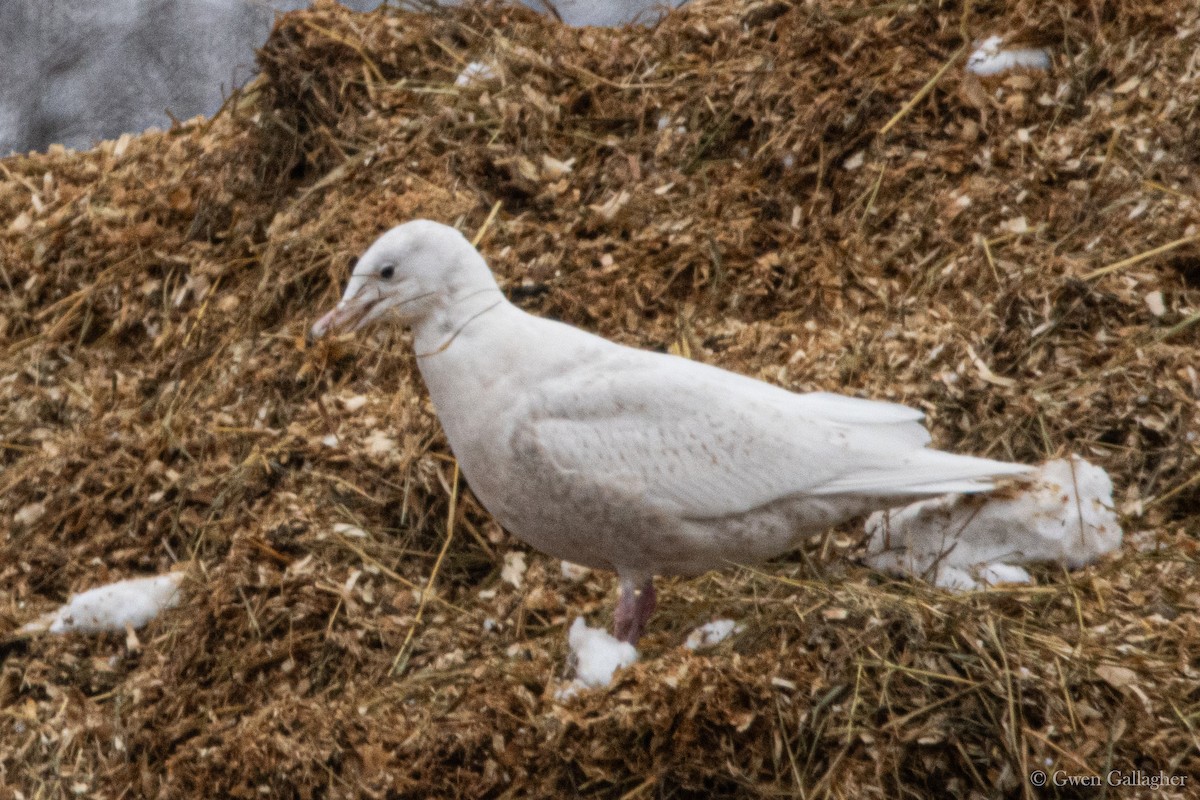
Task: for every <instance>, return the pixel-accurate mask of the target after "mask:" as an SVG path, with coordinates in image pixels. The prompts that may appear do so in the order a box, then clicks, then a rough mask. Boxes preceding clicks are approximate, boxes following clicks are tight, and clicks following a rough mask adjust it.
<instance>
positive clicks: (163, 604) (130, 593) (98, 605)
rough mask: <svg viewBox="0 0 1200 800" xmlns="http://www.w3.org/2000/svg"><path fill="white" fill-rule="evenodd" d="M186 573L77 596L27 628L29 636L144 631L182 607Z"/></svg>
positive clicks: (100, 588)
mask: <svg viewBox="0 0 1200 800" xmlns="http://www.w3.org/2000/svg"><path fill="white" fill-rule="evenodd" d="M182 581H183V573H182V572H171V573H168V574H166V575H153V576H151V577H149V578H131V579H129V580H124V581H117V582H116V583H109V584H106V585H104V586H97V587H96V588H94V589H88V590H87V591H86V592H81V593H79V594H77V595H73V596H72V597H71V599H70V600H69V601H68V602H67V603H66V605H64V606H63V607H62V608H60V609H58V611H55V612H54V613H53V614H50V615H49V616H47V617H45V618H43V619H41V620H38V621H37V622H33V623H30V624H29V625H26V626H25V628H23V630H25V631H27V632H32V631H41V630H49V631H50V633H104V632H106V631H118V632H119V631H124V630H125V626H126V625H128V626H130V627H131V628H140V627H142V626H143V625H145V624H146V623H148V622H150V620H152V619H154V618H155V617H157V616H158V615H159V613H161V612H162V611H164V610H166V609H168V608H174V607H175V606H176V605H178V604H179V585H180V583H181V582H182Z"/></svg>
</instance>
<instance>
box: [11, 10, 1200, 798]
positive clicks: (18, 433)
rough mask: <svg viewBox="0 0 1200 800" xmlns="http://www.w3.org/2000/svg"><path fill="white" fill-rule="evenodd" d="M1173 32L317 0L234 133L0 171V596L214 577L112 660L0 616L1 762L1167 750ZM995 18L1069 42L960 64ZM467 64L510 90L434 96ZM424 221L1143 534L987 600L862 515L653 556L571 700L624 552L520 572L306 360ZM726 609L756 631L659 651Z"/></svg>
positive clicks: (660, 791) (677, 786)
mask: <svg viewBox="0 0 1200 800" xmlns="http://www.w3.org/2000/svg"><path fill="white" fill-rule="evenodd" d="M947 8H948V7H947ZM1197 31H1200V11H1198V10H1197V8H1196V6H1195V4H1184V3H1161V4H1154V3H1144V2H1132V0H1130V1H1129V2H1113V3H1106V4H1104V5H1103V7H1102V8H1101V7H1099V6H1097V7H1095V8H1093V7H1091V6H1089V7H1087V8H1085V9H1083V10H1082V11H1080V12H1079V13H1077V9H1076V7H1075V5H1073V4H1064V3H1056V2H1036V3H1035V2H1017V3H1013V4H1007V5H1004V4H987V5H984V4H976V5H975V6H974V7H969V13H962V12H960V11H943V10H941V7H940V6H938V5H937V4H917V3H889V4H870V3H857V2H850V0H817V1H816V2H806V3H788V2H775V1H774V0H770V1H766V2H751V3H746V2H740V1H739V2H733V0H716V1H714V2H699V3H696V4H694V5H693V6H692V7H691V8H690V10H687V11H684V12H680V13H677V14H673V15H671V16H670V17H668V18H667V19H666V20H665V21H663V22H661V23H660V24H658V25H657V26H654V27H651V28H630V29H626V30H564V29H561V28H559V27H557V26H556V25H555V24H554V23H553V22H552V21H550V20H548V19H546V18H544V17H539V16H537V15H535V14H533V13H531V12H527V11H523V10H520V9H498V8H497V9H477V8H473V7H466V8H459V9H454V10H446V11H441V12H438V13H437V14H435V15H434V16H428V17H427V16H419V15H416V14H412V13H408V12H404V11H399V10H396V9H394V8H390V9H385V10H382V11H380V12H377V13H374V14H367V15H355V14H351V13H349V12H346V11H344V10H342V9H341V8H339V7H336V6H333V5H331V4H321V5H320V6H318V8H316V9H315V10H313V11H311V12H307V13H303V14H289V15H286V16H284V17H283V18H282V19H281V21H280V22H279V24H278V26H277V27H276V30H275V31H274V33H273V34H272V37H271V39H270V41H269V42H268V43H267V46H266V48H265V49H264V50H263V51H262V53H261V54H260V62H261V64H262V66H263V76H262V77H261V78H260V79H259V80H257V81H255V83H254V84H252V86H251V87H250V88H249V89H248V90H247V91H246V92H245V93H244V94H243V95H241V96H239V97H236V98H232V99H231V100H230V102H229V103H227V104H226V106H225V108H224V109H223V111H222V113H221V114H220V115H219V116H218V117H217V118H216V119H215V120H212V121H206V122H190V123H185V124H183V125H182V126H180V127H179V128H178V129H176V130H172V131H169V132H166V133H157V134H147V135H145V136H141V137H123V138H122V139H121V140H119V141H116V142H106V143H103V144H102V145H100V146H99V147H98V148H97V149H95V150H93V151H90V152H87V153H69V152H65V151H62V150H61V149H58V150H55V151H53V152H51V153H49V154H46V155H36V156H29V157H14V158H9V159H6V160H3V161H0V166H2V169H0V286H3V287H4V289H3V291H0V354H2V355H0V359H2V361H3V368H2V369H0V529H2V532H3V536H2V537H0V575H2V576H3V577H2V580H0V626H2V627H3V628H4V629H7V630H10V631H11V630H15V629H16V628H17V627H19V626H20V624H21V623H23V622H25V621H27V620H29V619H31V618H33V617H34V616H36V615H37V614H39V613H41V612H43V611H45V610H48V609H50V608H52V607H53V606H54V605H55V604H56V603H58V602H61V601H62V600H64V599H65V598H66V596H67V595H68V594H69V593H70V592H71V591H72V590H79V589H83V588H86V587H88V586H91V585H93V584H96V583H99V582H102V581H105V580H109V579H114V578H119V577H128V576H132V575H140V574H146V573H151V572H157V571H163V570H165V569H166V568H167V567H168V566H169V565H170V564H171V563H172V562H174V561H176V560H185V559H193V562H194V563H193V567H192V577H191V579H190V580H189V582H188V586H189V587H190V588H191V590H190V591H189V592H188V593H187V596H186V598H185V600H184V602H183V604H182V605H181V607H180V608H179V609H177V610H175V611H172V612H169V613H168V614H166V615H165V616H164V617H163V618H162V619H160V620H158V621H156V622H154V623H153V624H152V625H151V626H150V627H149V628H147V629H146V630H144V631H142V632H141V633H140V634H139V635H140V637H141V640H142V641H141V645H142V646H141V648H140V649H138V650H136V651H131V650H128V649H127V648H126V646H125V637H123V636H113V637H101V638H98V639H85V638H75V637H69V638H39V639H28V638H18V637H13V636H7V637H5V638H3V639H0V652H2V654H3V656H2V657H3V659H4V662H3V668H2V671H0V774H2V775H3V782H4V784H5V785H6V786H7V787H10V789H11V790H13V791H20V792H21V793H22V794H23V795H24V796H25V797H74V796H88V797H97V798H105V797H111V798H117V797H123V796H124V797H128V796H130V795H131V794H134V795H138V796H148V797H154V796H162V797H200V796H203V797H214V796H230V797H248V796H255V797H265V796H273V797H298V798H306V797H364V796H367V797H472V798H475V797H563V796H576V795H587V796H601V797H621V796H628V797H699V796H704V797H713V796H737V797H746V796H764V797H766V796H801V797H846V798H849V797H878V798H891V797H924V796H932V795H936V796H953V797H962V798H986V797H1033V796H1041V795H1043V794H1046V792H1043V791H1038V790H1035V789H1034V787H1032V786H1031V785H1030V784H1029V782H1028V781H1027V779H1026V777H1025V774H1026V772H1027V771H1028V770H1031V769H1034V768H1038V767H1040V768H1043V769H1046V770H1048V771H1050V772H1051V773H1052V772H1053V771H1054V770H1063V771H1065V773H1069V774H1072V775H1087V776H1091V775H1098V776H1099V775H1106V774H1107V773H1108V771H1109V770H1113V769H1117V770H1124V771H1127V772H1128V771H1131V770H1134V769H1141V770H1143V771H1144V772H1145V773H1147V774H1155V775H1157V774H1158V773H1159V772H1162V773H1165V774H1168V775H1187V776H1190V778H1192V779H1194V776H1196V775H1197V774H1200V761H1198V758H1200V757H1198V755H1197V752H1198V747H1200V745H1198V740H1197V733H1196V731H1197V729H1198V727H1197V726H1198V725H1200V697H1198V696H1197V693H1196V688H1195V687H1196V685H1197V680H1198V679H1200V675H1198V674H1197V666H1196V660H1195V652H1196V649H1197V642H1198V638H1200V617H1198V614H1200V610H1198V609H1200V586H1198V585H1197V579H1196V576H1197V574H1198V573H1197V565H1196V558H1197V547H1196V531H1197V528H1198V527H1200V484H1197V482H1196V480H1195V476H1196V475H1197V473H1200V442H1198V441H1197V435H1198V434H1197V402H1198V400H1200V377H1198V376H1197V370H1198V369H1200V367H1198V365H1197V360H1196V351H1197V346H1198V345H1200V326H1198V325H1196V324H1195V323H1196V320H1197V319H1200V253H1197V250H1196V241H1195V236H1196V230H1195V226H1196V225H1197V223H1198V222H1200V219H1198V214H1197V205H1196V192H1197V185H1196V177H1195V176H1196V171H1195V156H1194V144H1195V141H1196V139H1197V135H1198V133H1200V132H1198V130H1197V127H1196V120H1195V115H1194V113H1193V110H1194V109H1195V107H1196V106H1197V104H1198V103H1200V96H1198V92H1200V89H1198V87H1197V84H1196V81H1195V79H1194V75H1193V74H1192V73H1191V72H1190V71H1189V70H1190V69H1191V65H1192V64H1193V62H1194V54H1195V50H1196V37H1197V35H1198V34H1197ZM992 33H1006V34H1009V35H1010V40H1011V41H1012V42H1014V43H1015V44H1017V45H1020V46H1026V45H1028V46H1047V47H1049V48H1050V49H1051V51H1052V53H1053V56H1054V58H1053V69H1052V71H1050V72H1049V73H1039V72H1032V73H1016V74H1010V75H1004V76H999V77H997V78H990V79H986V80H979V79H975V78H968V77H966V76H964V75H963V74H962V72H961V70H960V69H959V65H960V64H961V58H958V57H957V56H956V54H958V53H960V52H961V51H962V49H963V48H964V47H965V46H966V45H967V40H968V39H969V38H981V37H983V36H987V35H990V34H992ZM475 61H477V62H482V63H484V64H487V65H488V66H489V68H490V70H491V73H492V75H491V77H488V76H486V75H480V76H478V79H477V80H475V81H473V82H469V83H468V84H467V85H466V86H458V85H456V82H455V79H456V78H457V76H458V75H459V73H460V72H461V70H462V69H463V65H465V64H469V63H471V62H475ZM901 115H902V116H901ZM893 119H898V120H899V122H897V123H894V124H891V125H890V128H888V129H887V130H886V134H887V135H886V136H881V135H880V134H881V131H883V130H884V129H885V128H887V126H889V120H893ZM1118 131H1119V135H1118ZM416 216H425V217H432V218H435V219H439V220H442V221H446V222H451V223H456V224H459V225H460V227H462V228H463V229H464V230H466V231H476V232H479V233H481V234H482V233H484V232H486V236H485V237H484V238H483V239H482V240H481V246H482V248H483V250H484V252H485V254H486V256H487V257H488V258H489V260H490V262H491V263H492V264H493V265H494V267H495V268H496V270H497V271H498V273H499V274H500V276H501V277H502V280H503V283H504V286H505V288H506V290H507V291H508V292H509V293H510V295H511V296H512V297H513V298H514V300H515V301H516V302H518V303H520V304H521V305H523V306H524V307H526V308H528V309H529V310H531V311H534V312H536V313H540V314H547V315H551V316H554V317H557V318H559V319H563V320H566V321H568V322H571V323H574V324H577V325H580V326H582V327H584V328H587V329H589V330H593V331H597V332H599V333H601V334H604V335H606V336H609V337H611V338H614V339H617V340H619V341H623V342H628V343H632V344H636V345H638V346H642V347H650V348H661V349H672V350H674V351H676V352H680V353H686V354H689V355H690V356H691V357H693V358H697V359H700V360H703V361H706V362H710V363H714V364H718V365H721V366H724V367H728V368H731V369H736V370H738V371H741V372H744V373H747V374H750V375H754V376H757V377H760V378H763V379H765V380H769V381H771V382H774V383H777V384H780V385H783V386H786V387H788V388H791V389H796V390H814V389H823V390H834V391H841V392H846V393H849V394H854V395H862V396H869V397H876V398H881V399H891V400H895V401H899V402H905V403H908V404H910V405H913V406H915V407H919V408H922V409H924V410H925V411H927V412H928V415H929V421H930V426H931V428H932V430H933V432H934V435H935V438H936V440H937V443H938V444H939V445H940V446H942V447H946V448H950V449H954V450H960V451H965V452H972V453H977V454H980V455H989V456H993V457H1000V458H1012V459H1021V460H1030V461H1034V460H1039V459H1041V458H1044V457H1046V456H1050V455H1056V454H1061V453H1065V452H1068V451H1069V452H1076V453H1079V454H1081V455H1083V456H1085V457H1087V458H1088V459H1090V460H1093V461H1095V462H1098V463H1100V464H1101V465H1103V466H1104V467H1105V468H1107V469H1108V470H1109V471H1110V472H1111V473H1112V475H1113V477H1114V480H1115V483H1116V485H1117V487H1118V502H1119V503H1120V507H1121V511H1122V513H1123V515H1124V518H1123V521H1124V523H1125V524H1126V526H1127V528H1128V530H1129V531H1131V533H1132V534H1133V535H1131V536H1130V539H1129V541H1128V542H1127V544H1126V546H1125V548H1124V550H1123V551H1122V553H1121V554H1120V555H1119V556H1118V557H1117V558H1114V559H1112V560H1110V561H1107V562H1105V563H1102V564H1099V565H1096V566H1093V567H1090V568H1088V569H1085V570H1082V571H1080V572H1078V573H1072V574H1067V573H1063V572H1061V571H1058V570H1054V569H1046V570H1044V571H1042V572H1040V573H1038V581H1039V582H1038V585H1037V586H1036V587H1032V588H1011V589H1005V590H1003V591H997V592H991V593H987V594H983V595H965V596H964V595H949V594H946V593H943V592H940V591H936V590H933V589H931V588H929V587H927V586H924V585H921V584H914V583H907V582H897V581H892V580H888V579H886V578H884V577H882V576H880V575H878V574H874V573H871V572H869V571H867V570H865V569H863V568H862V567H860V566H858V565H857V564H856V562H855V560H854V559H855V554H856V552H857V547H858V533H857V531H856V529H855V528H853V527H851V528H847V529H845V530H841V531H835V532H833V533H832V534H831V535H830V536H828V537H825V538H824V539H822V540H821V541H818V542H814V543H813V545H812V547H810V548H806V549H803V550H801V551H799V552H798V553H796V554H795V555H794V556H793V557H791V558H787V559H783V560H781V561H779V562H777V563H773V564H769V565H765V566H763V567H761V568H759V569H758V570H757V571H747V570H737V569H732V570H731V571H729V572H727V573H723V574H719V575H710V576H703V577H700V578H696V579H693V580H686V581H685V580H675V581H666V582H664V585H663V586H662V587H661V588H660V597H661V598H662V600H661V602H662V606H663V607H662V609H661V612H660V614H659V615H658V616H656V619H655V621H654V624H653V626H652V630H651V633H650V635H649V636H648V638H647V639H646V640H645V644H644V647H643V659H642V661H641V662H640V663H639V664H638V665H636V666H635V667H633V668H631V669H630V670H628V671H627V672H625V673H623V674H622V675H621V676H620V677H619V679H618V681H617V683H616V685H615V686H614V687H613V688H612V690H611V691H607V692H597V693H591V694H584V695H582V696H580V697H579V698H577V699H575V700H573V701H571V702H569V703H565V704H564V703H560V702H558V701H556V700H554V690H555V688H556V687H557V685H558V683H557V682H558V680H559V678H560V677H561V676H562V675H563V672H564V664H565V660H566V653H565V638H566V637H565V630H566V626H567V625H568V624H569V622H570V621H571V619H573V617H574V616H575V615H577V614H581V613H582V614H587V615H589V618H590V619H591V620H593V621H594V622H602V621H604V615H605V613H607V612H606V611H605V609H607V608H609V607H610V606H611V597H610V595H611V593H612V591H613V587H612V586H611V585H610V582H609V579H608V578H607V577H606V576H604V575H593V576H591V577H590V578H589V579H588V580H586V581H583V582H582V583H578V584H575V583H569V582H566V581H564V580H561V579H560V578H559V577H558V575H559V569H558V565H557V564H554V563H551V562H548V561H546V560H544V559H542V558H540V557H536V556H535V557H531V558H530V559H529V560H530V567H529V569H528V571H527V572H526V573H525V574H524V576H523V578H522V579H521V580H520V581H518V583H520V586H519V587H518V586H515V585H513V583H512V582H506V581H502V580H501V579H500V575H499V573H500V568H501V565H502V563H503V554H504V553H505V552H506V551H509V550H511V549H512V548H514V547H519V546H520V545H519V544H517V543H515V542H513V541H511V540H509V539H508V538H507V537H506V536H505V535H504V534H503V532H502V531H500V530H499V529H498V528H497V527H496V526H495V524H494V523H493V522H492V521H491V520H490V519H489V517H488V516H487V514H486V513H485V512H484V511H483V510H482V509H481V508H480V507H479V504H478V503H477V502H476V501H475V500H474V499H473V498H472V496H471V494H470V492H469V491H468V490H467V489H466V488H464V487H463V486H462V485H460V484H459V482H458V481H457V480H456V479H455V477H454V476H455V468H454V465H453V462H452V460H450V458H449V454H448V453H447V450H446V447H445V443H444V440H443V439H442V437H441V434H440V431H439V428H438V426H437V423H436V419H435V417H434V415H433V412H432V409H431V408H430V407H429V404H428V401H427V399H426V396H425V394H424V391H423V389H422V387H421V384H420V380H419V378H418V376H417V375H416V372H415V369H414V361H413V359H412V357H411V355H410V354H409V349H408V347H407V345H406V344H405V343H404V341H403V340H402V337H401V336H400V335H398V334H395V333H392V332H380V333H377V334H375V335H368V336H362V337H359V338H357V339H342V340H335V341H332V342H325V343H322V344H320V345H319V346H316V347H307V346H306V345H305V343H304V336H303V334H304V331H305V330H306V328H307V327H308V325H309V324H310V323H311V322H312V321H313V320H314V319H315V317H316V316H317V315H318V314H319V313H321V312H323V311H324V310H326V309H327V308H328V307H329V306H330V305H331V304H332V303H334V302H336V299H337V297H338V295H339V294H340V291H341V287H342V283H343V281H344V280H345V277H346V275H347V274H348V273H349V271H350V264H351V259H352V258H353V256H354V255H356V254H357V253H359V252H361V251H362V250H363V249H364V248H365V247H366V245H367V244H369V243H370V242H371V240H372V239H373V238H374V237H375V236H377V235H378V234H379V233H380V232H382V231H383V230H385V229H387V228H388V227H390V226H392V225H394V224H396V223H397V222H400V221H402V220H405V219H409V218H412V217H416ZM981 241H982V242H983V245H982V246H981V245H980V242H981ZM1159 243H1170V244H1168V245H1160V244H1159ZM1106 269H1107V270H1108V273H1107V274H1106V275H1105V276H1104V277H1103V279H1102V280H1098V279H1097V278H1099V277H1100V274H1101V272H1102V271H1104V270H1106ZM1154 293H1160V294H1157V295H1156V294H1154ZM1160 301H1161V302H1160ZM796 468H797V469H803V465H802V464H797V465H796ZM335 526H337V527H335ZM452 531H453V532H454V536H453V538H451V532H452ZM714 616H729V617H734V618H737V619H739V620H741V621H743V622H744V623H746V625H747V627H746V630H745V631H744V632H743V633H741V634H740V635H738V636H737V637H735V638H734V639H733V640H732V641H730V642H727V643H726V644H723V645H721V646H720V647H719V648H717V650H715V651H714V652H710V653H699V654H697V653H692V652H690V651H686V650H684V649H682V648H681V647H680V643H681V642H682V640H683V639H684V637H685V635H686V633H687V631H688V630H689V629H691V628H692V627H693V626H695V625H697V624H699V623H702V622H704V621H707V620H708V619H710V618H712V617H714ZM397 654H402V659H401V660H402V662H403V666H404V669H403V670H397V671H395V672H393V669H392V667H393V661H394V660H395V659H396V658H397ZM1189 793H1194V787H1192V786H1188V787H1186V789H1184V790H1179V789H1177V788H1170V787H1168V788H1166V789H1164V790H1162V791H1159V792H1156V793H1153V794H1154V796H1156V797H1171V796H1180V797H1182V796H1187V795H1188V794H1189ZM1116 794H1117V790H1115V789H1114V790H1112V792H1110V796H1116ZM1150 794H1151V793H1150V792H1149V791H1144V792H1143V791H1140V790H1127V789H1122V790H1120V795H1121V796H1122V797H1126V796H1129V797H1133V796H1150ZM1089 796H1091V795H1089Z"/></svg>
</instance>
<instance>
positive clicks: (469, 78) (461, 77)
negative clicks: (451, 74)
mask: <svg viewBox="0 0 1200 800" xmlns="http://www.w3.org/2000/svg"><path fill="white" fill-rule="evenodd" d="M495 79H496V70H495V69H493V68H492V67H491V65H489V64H485V63H483V62H482V61H472V62H471V63H470V64H467V65H466V66H465V67H463V70H462V72H460V73H458V77H457V78H455V79H454V85H455V86H457V87H459V88H463V87H466V86H470V85H471V84H472V83H483V82H484V81H491V80H495Z"/></svg>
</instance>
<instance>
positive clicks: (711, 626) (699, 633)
mask: <svg viewBox="0 0 1200 800" xmlns="http://www.w3.org/2000/svg"><path fill="white" fill-rule="evenodd" d="M745 629H746V626H745V625H742V624H741V623H738V622H734V621H733V620H731V619H714V620H713V621H712V622H706V623H704V624H703V625H701V626H700V627H699V628H696V630H694V631H692V632H691V633H689V634H688V637H687V639H686V640H685V641H684V643H683V646H684V647H686V648H687V649H688V650H703V649H706V648H709V647H716V646H717V645H719V644H720V643H721V642H723V641H725V640H726V639H728V638H729V637H730V636H732V635H733V634H735V633H740V632H741V631H743V630H745Z"/></svg>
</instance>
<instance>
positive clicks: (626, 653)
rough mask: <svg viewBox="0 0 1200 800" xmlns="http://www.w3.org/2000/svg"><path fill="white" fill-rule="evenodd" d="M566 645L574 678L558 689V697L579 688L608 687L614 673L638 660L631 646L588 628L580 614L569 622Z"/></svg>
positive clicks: (566, 696) (598, 630)
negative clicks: (569, 627) (573, 670)
mask: <svg viewBox="0 0 1200 800" xmlns="http://www.w3.org/2000/svg"><path fill="white" fill-rule="evenodd" d="M567 644H569V645H570V646H571V657H572V659H573V660H574V662H575V680H574V681H572V683H571V684H570V685H568V686H567V687H566V688H565V689H562V690H560V691H559V693H558V697H559V699H566V698H569V697H572V696H574V695H575V693H576V692H577V691H578V690H579V689H581V688H586V689H594V688H597V687H600V686H608V685H609V684H610V683H612V679H613V673H614V672H616V671H617V670H618V669H620V668H621V667H627V666H629V665H630V664H632V663H634V662H635V661H637V659H638V652H637V649H636V648H635V647H634V646H633V645H631V644H629V642H622V641H619V640H617V639H616V638H615V637H613V636H612V635H611V634H610V633H609V632H608V631H606V630H604V629H602V628H589V627H588V626H587V623H586V622H584V621H583V617H576V618H575V621H574V622H573V623H571V629H570V630H569V631H568V632H567Z"/></svg>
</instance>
